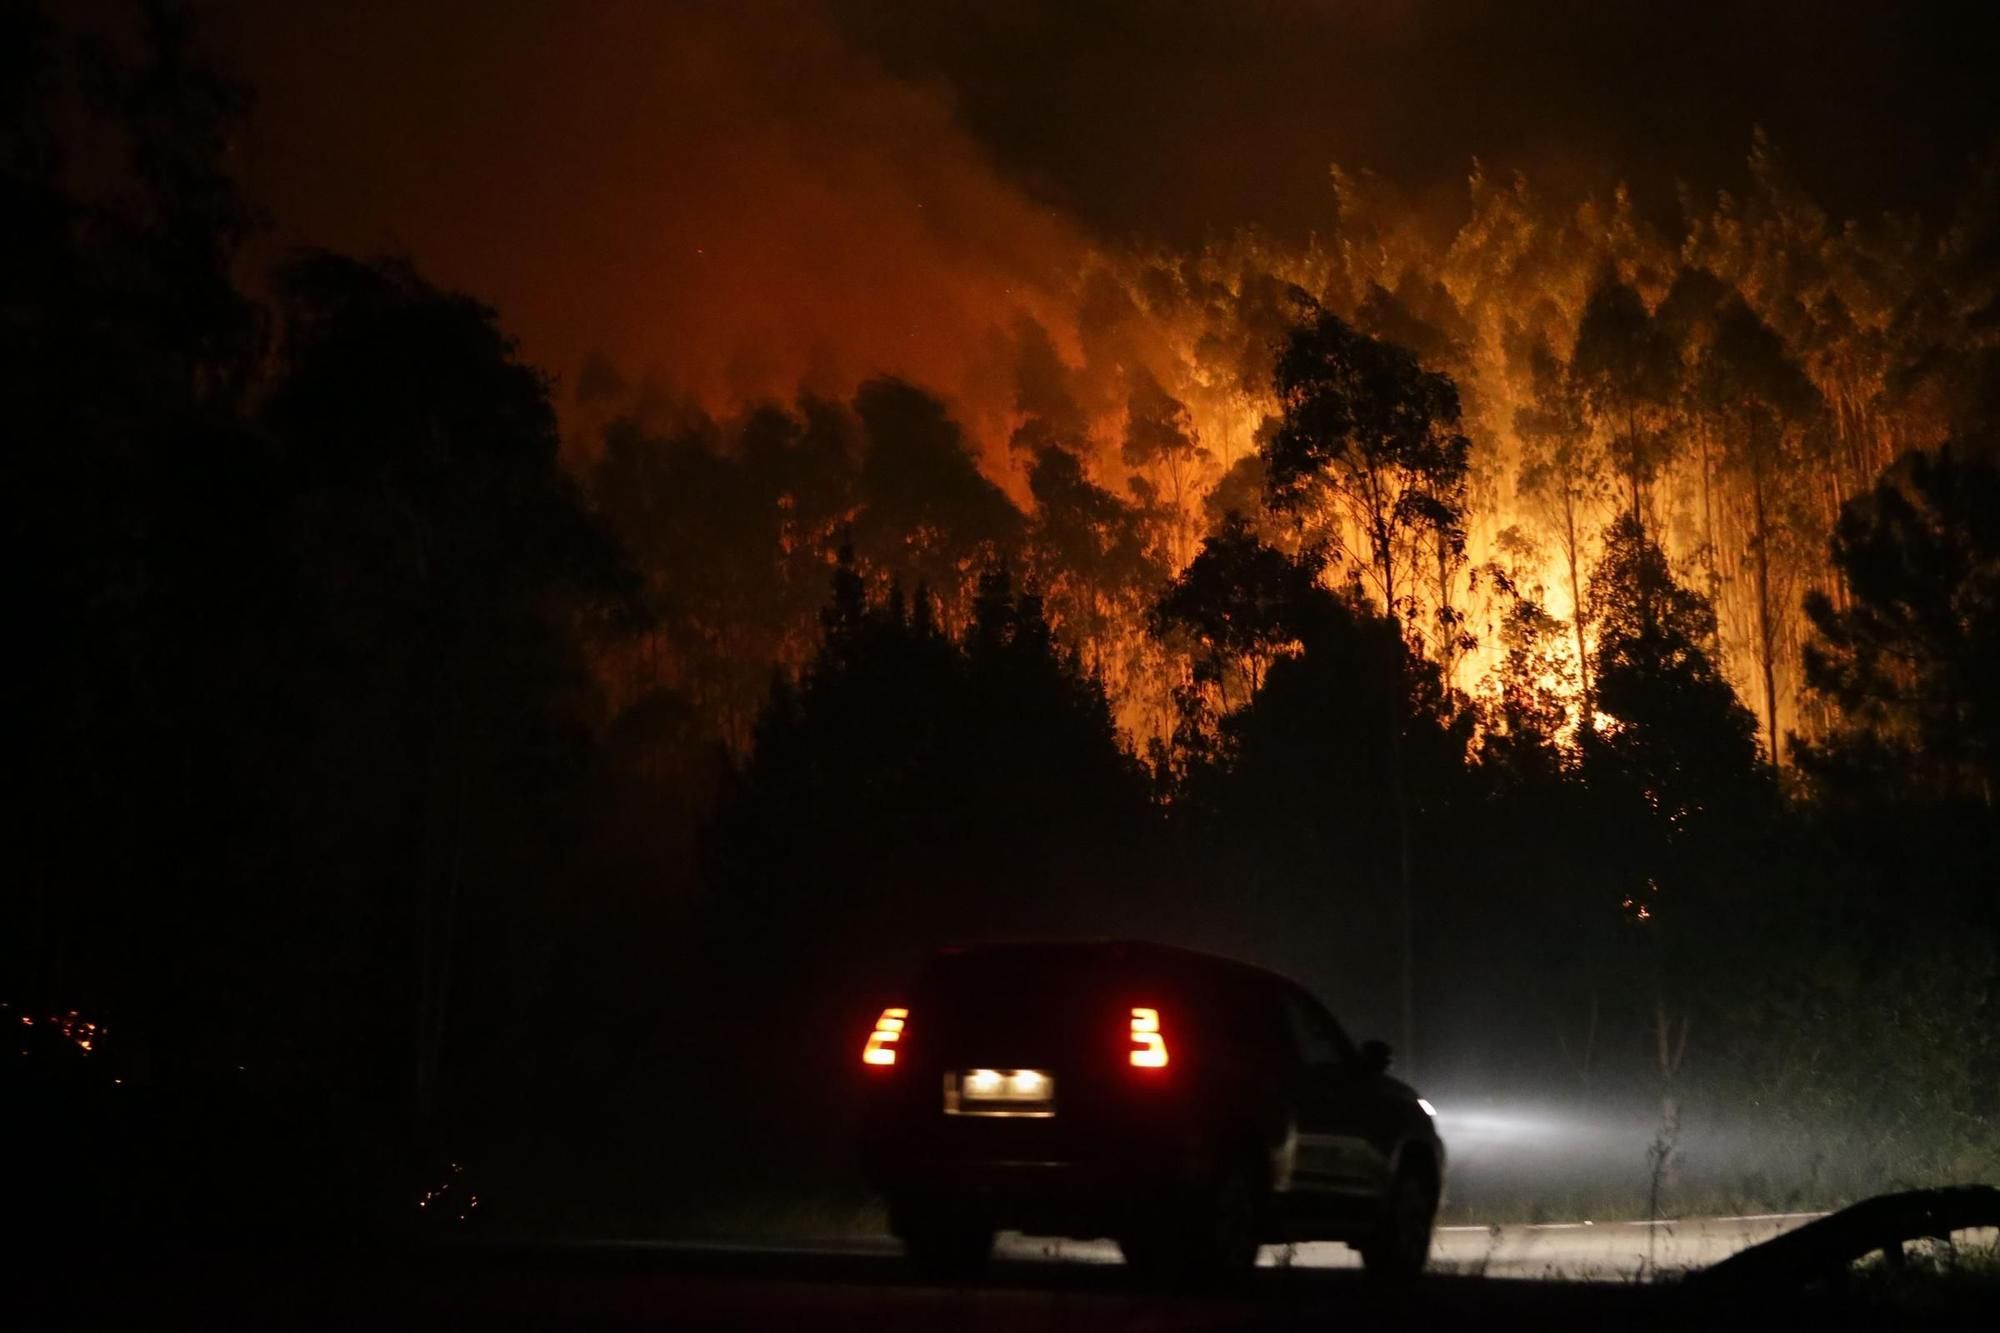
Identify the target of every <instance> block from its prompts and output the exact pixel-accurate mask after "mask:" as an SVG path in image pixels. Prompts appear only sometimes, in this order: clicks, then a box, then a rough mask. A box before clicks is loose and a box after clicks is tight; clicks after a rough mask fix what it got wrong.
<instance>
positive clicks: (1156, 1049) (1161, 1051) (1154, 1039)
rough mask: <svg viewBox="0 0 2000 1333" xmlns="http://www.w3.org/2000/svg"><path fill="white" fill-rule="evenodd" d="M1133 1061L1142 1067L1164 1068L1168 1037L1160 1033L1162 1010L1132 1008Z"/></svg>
mask: <svg viewBox="0 0 2000 1333" xmlns="http://www.w3.org/2000/svg"><path fill="white" fill-rule="evenodd" d="M1131 1060H1132V1063H1133V1064H1135V1065H1137V1066H1138V1067H1139V1068H1141V1069H1164V1068H1166V1065H1167V1039H1166V1038H1165V1037H1164V1036H1162V1035H1160V1011H1159V1010H1157V1009H1138V1008H1135V1009H1133V1010H1132V1054H1131Z"/></svg>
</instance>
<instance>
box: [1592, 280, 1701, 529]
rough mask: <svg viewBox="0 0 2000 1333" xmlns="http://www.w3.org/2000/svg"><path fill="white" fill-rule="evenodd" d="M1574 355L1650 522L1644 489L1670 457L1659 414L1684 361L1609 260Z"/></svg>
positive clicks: (1636, 506)
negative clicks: (1680, 359)
mask: <svg viewBox="0 0 2000 1333" xmlns="http://www.w3.org/2000/svg"><path fill="white" fill-rule="evenodd" d="M1569 360H1570V367H1571V369H1572V370H1573V371H1574V372H1575V374H1576V376H1577V379H1578V382H1579V383H1580V384H1581V385H1582V386H1583V391H1584V394H1585V397H1586V398H1587V400H1588V401H1589V403H1590V406H1591V411H1592V413H1593V414H1594V415H1595V416H1596V417H1597V418H1598V420H1599V422H1600V429H1602V430H1603V431H1604V433H1605V435H1606V438H1607V446H1608V449H1609V452H1610V455H1611V458H1612V460H1613V463H1614V465H1615V466H1616V467H1617V468H1618V470H1619V471H1621V472H1623V473H1624V474H1625V482H1626V486H1627V488H1628V489H1629V491H1630V493H1631V501H1632V507H1631V512H1632V516H1633V518H1634V520H1635V521H1636V522H1638V523H1639V524H1640V525H1641V526H1642V527H1643V526H1644V524H1645V521H1646V519H1645V514H1644V512H1643V497H1644V493H1645V488H1646V486H1647V484H1648V483H1649V482H1650V481H1651V480H1652V478H1653V474H1654V473H1655V472H1657V471H1658V470H1659V468H1660V465H1661V463H1662V462H1663V461H1664V460H1665V447H1666V446H1665V439H1664V437H1663V435H1662V432H1661V430H1660V426H1661V421H1660V416H1661V413H1662V412H1663V411H1664V409H1665V408H1666V406H1667V404H1668V403H1669V402H1670V401H1671V400H1672V396H1673V391H1674V378H1675V374H1676V372H1677V370H1678V366H1677V365H1676V359H1675V352H1674V346H1673V343H1672V341H1671V340H1670V339H1669V338H1667V337H1666V336H1665V334H1664V332H1663V331H1662V330H1661V328H1660V327H1659V325H1658V324H1657V323H1656V322H1655V321H1654V319H1653V316H1652V314H1651V312H1650V311H1648V310H1647V309H1646V303H1645V301H1644V300H1643V299H1641V297H1640V295H1639V293H1638V292H1637V291H1636V290H1635V289H1634V288H1633V287H1632V286H1631V285H1629V284H1628V283H1626V282H1624V281H1622V280H1620V278H1619V276H1618V272H1617V270H1616V268H1614V267H1612V266H1610V265H1609V264H1607V265H1606V266H1605V267H1604V269H1603V270H1602V271H1601V272H1600V273H1599V274H1598V278H1597V282H1596V285H1595V286H1594V287H1592V289H1591V292H1590V299H1589V300H1588V302H1586V304H1585V305H1584V308H1583V318H1582V319H1581V320H1580V321H1579V322H1578V324H1577V329H1576V346H1575V348H1574V349H1573V350H1572V351H1571V352H1570V359H1569Z"/></svg>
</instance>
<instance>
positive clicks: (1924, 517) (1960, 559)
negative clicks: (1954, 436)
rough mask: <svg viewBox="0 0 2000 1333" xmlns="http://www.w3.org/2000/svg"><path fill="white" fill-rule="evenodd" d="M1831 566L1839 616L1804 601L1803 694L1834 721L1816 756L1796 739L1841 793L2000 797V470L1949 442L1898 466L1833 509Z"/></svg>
mask: <svg viewBox="0 0 2000 1333" xmlns="http://www.w3.org/2000/svg"><path fill="white" fill-rule="evenodd" d="M1832 554H1833V563H1834V566H1835V568H1836V569H1838V570H1839V572H1840V575H1841V577H1842V579H1843V581H1844V582H1845V584H1846V590H1847V597H1846V599H1845V602H1844V604H1842V603H1837V602H1835V601H1834V599H1833V598H1832V597H1831V596H1830V595H1829V594H1827V593H1825V592H1820V591H1815V592H1813V593H1811V594H1810V595H1809V596H1808V597H1807V598H1806V615H1807V616H1808V617H1809V618H1810V619H1811V621H1812V623H1813V627H1814V628H1815V629H1816V630H1817V631H1818V634H1819V637H1818V640H1817V642H1814V643H1812V644H1810V645H1809V646H1808V647H1807V649H1806V678H1807V681H1808V683H1809V685H1810V686H1811V688H1812V689H1814V690H1816V691H1818V692H1820V693H1822V694H1823V695H1825V696H1827V697H1828V698H1830V699H1831V700H1832V701H1833V702H1834V704H1835V705H1836V706H1837V707H1838V708H1839V710H1840V716H1841V725H1840V728H1839V729H1838V730H1837V731H1836V733H1835V734H1834V735H1833V736H1832V737H1830V738H1828V740H1827V741H1826V742H1825V743H1823V744H1819V745H1801V744H1800V743H1799V742H1797V741H1794V747H1795V752H1796V753H1797V754H1798V755H1799V757H1800V760H1801V762H1802V763H1804V764H1805V765H1806V767H1807V768H1808V770H1809V771H1812V772H1813V773H1814V774H1815V775H1816V776H1819V777H1821V778H1822V779H1824V780H1826V781H1828V782H1831V783H1833V784H1834V785H1836V786H1841V785H1863V786H1872V787H1873V788H1874V789H1875V790H1877V791H1880V790H1882V789H1884V788H1888V789H1895V788H1904V789H1906V790H1913V791H1918V792H1923V793H1927V794H1930V795H1935V796H1942V797H1969V798H1971V799H1973V800H1976V801H1980V802H1983V803H1984V804H1985V805H1987V806H1991V805H1993V803H1994V800H1995V791H1996V789H2000V468H1996V466H1995V464H1994V462H1993V459H1992V457H1991V454H1990V452H1987V451H1982V450H1979V449H1976V448H1972V447H1968V446H1966V445H1953V444H1947V445H1943V446H1941V447H1940V448H1938V449H1937V450H1936V451H1935V452H1929V453H1926V452H1912V453H1909V454H1905V455H1904V456H1903V457H1902V458H1901V459H1899V460H1898V461H1897V462H1896V464H1895V465H1894V466H1893V467H1892V468H1891V469H1890V470H1889V471H1888V472H1887V473H1886V474H1884V476H1883V477H1882V479H1881V480H1880V481H1878V482H1877V483H1876V485H1875V489H1874V490H1873V491H1872V492H1870V493H1869V494H1867V495H1861V496H1856V497H1855V498H1854V499H1853V500H1850V501H1849V502H1848V503H1847V505H1846V507H1845V508H1844V509H1843V510H1842V511H1841V515H1840V523H1839V526H1838V527H1837V528H1836V529H1835V530H1834V535H1833V542H1832Z"/></svg>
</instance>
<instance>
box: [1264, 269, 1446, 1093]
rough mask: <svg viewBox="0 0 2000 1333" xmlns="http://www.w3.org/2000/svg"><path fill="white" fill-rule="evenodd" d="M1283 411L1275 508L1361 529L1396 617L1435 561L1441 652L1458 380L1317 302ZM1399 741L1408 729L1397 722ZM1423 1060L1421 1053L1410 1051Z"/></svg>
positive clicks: (1278, 378) (1408, 1028)
mask: <svg viewBox="0 0 2000 1333" xmlns="http://www.w3.org/2000/svg"><path fill="white" fill-rule="evenodd" d="M1273 386H1274V388H1275V389H1276V392H1277V397H1278V405H1279V408H1280V411H1281V412H1282V417H1281V420H1280V422H1279V425H1278V428H1277V429H1276V430H1275V431H1274V432H1273V433H1272V435H1271V437H1270V438H1269V440H1268V441H1266V443H1265V445H1264V448H1263V457H1264V462H1265V467H1266V469H1267V481H1268V485H1269V487H1270V493H1271V500H1272V503H1273V505H1274V506H1275V507H1277V508H1280V509H1283V510H1285V511H1287V512H1290V513H1292V514H1295V515H1299V516H1300V517H1302V518H1308V519H1317V520H1318V521H1319V522H1320V523H1322V524H1324V525H1325V526H1326V528H1327V530H1328V531H1329V534H1330V535H1331V536H1332V538H1333V539H1334V540H1336V541H1339V542H1342V543H1347V542H1349V541H1350V540H1351V538H1349V537H1348V536H1347V535H1346V531H1345V530H1344V529H1343V526H1342V525H1343V523H1344V524H1345V525H1346V529H1351V530H1352V531H1353V532H1355V533H1358V534H1359V536H1360V546H1361V549H1360V552H1359V554H1360V555H1361V563H1362V568H1364V569H1365V570H1366V571H1367V572H1368V574H1369V576H1370V577H1372V578H1373V579H1374V581H1375V586H1376V590H1377V592H1379V593H1380V595H1381V598H1382V606H1383V609H1384V611H1385V612H1386V613H1387V614H1388V616H1389V617H1390V618H1391V619H1392V620H1397V621H1398V622H1400V621H1402V620H1404V619H1409V618H1413V617H1414V612H1415V605H1416V603H1415V599H1414V597H1413V595H1412V592H1411V590H1410V589H1409V588H1408V584H1410V583H1412V582H1414V581H1415V577H1416V573H1417V571H1418V570H1420V569H1422V568H1423V567H1424V566H1425V565H1426V564H1429V563H1432V562H1434V567H1435V568H1436V569H1437V571H1438V575H1439V578H1438V582H1439V588H1438V595H1437V601H1436V605H1435V607H1434V610H1435V611H1436V613H1437V615H1438V619H1439V630H1440V633H1439V638H1438V647H1439V650H1440V660H1441V661H1443V662H1444V663H1445V664H1446V667H1447V670H1449V664H1450V662H1451V660H1452V654H1453V651H1454V650H1455V648H1456V647H1457V646H1458V641H1459V640H1458V632H1457V619H1456V613H1455V612H1454V611H1453V610H1452V608H1451V606H1450V596H1449V593H1450V572H1451V571H1452V570H1453V569H1454V568H1456V566H1457V564H1458V563H1460V562H1462V561H1463V558H1464V552H1465V495H1466V473H1467V458H1468V455H1469V454H1470V452H1471V443H1470V442H1469V441H1468V440H1467V439H1466V437H1465V436H1464V435H1462V434H1460V433H1459V430H1458V418H1459V409H1458V389H1457V387H1456V386H1455V385H1453V383H1452V382H1451V379H1450V378H1449V377H1448V376H1445V375H1441V374H1437V373H1434V372H1431V371H1427V370H1425V369H1424V368H1423V367H1422V366H1420V365H1418V364H1417V360H1416V358H1415V357H1414V356H1412V355H1411V354H1410V353H1409V352H1407V351H1405V350H1404V349H1402V348H1400V347H1397V346H1395V345H1393V344H1391V343H1384V342H1380V341H1378V340H1376V339H1374V338H1370V337H1368V336H1367V335H1365V334H1362V333H1358V332H1356V331H1355V330H1354V329H1353V328H1351V327H1349V326H1348V325H1347V324H1346V323H1345V322H1343V321H1342V320H1341V319H1340V318H1339V317H1338V316H1336V315H1334V314H1332V313H1331V312H1329V311H1326V310H1324V309H1321V308H1320V307H1319V306H1318V305H1317V304H1314V303H1312V302H1310V300H1307V302H1306V320H1305V322H1304V323H1302V324H1300V325H1299V326H1298V327H1297V328H1295V329H1294V330H1293V331H1292V334H1291V337H1290V338H1289V339H1288V340H1287V342H1286V344H1285V347H1284V350H1283V351H1282V352H1281V353H1280V354H1279V357H1278V364H1277V370H1276V372H1275V374H1274V378H1273ZM1389 737H1390V742H1391V745H1392V754H1393V753H1394V751H1393V747H1394V746H1399V745H1400V744H1401V737H1402V729H1401V728H1400V727H1392V728H1390V730H1389ZM1389 777H1390V789H1391V791H1392V792H1394V793H1396V794H1397V797H1398V799H1397V810H1398V815H1397V819H1396V825H1397V827H1398V829H1399V830H1400V831H1401V841H1402V843H1403V845H1404V850H1403V853H1402V855H1401V857H1400V861H1401V863H1402V865H1403V867H1404V869H1403V873H1402V876H1401V879H1402V885H1403V897H1404V922H1405V935H1406V937H1407V936H1408V934H1409V933H1410V931H1411V930H1412V929H1413V928H1414V927H1413V926H1412V924H1411V922H1412V919H1413V912H1414V905H1413V904H1412V903H1411V902H1410V901H1409V899H1410V894H1411V892H1412V888H1411V884H1410V869H1409V859H1410V852H1409V847H1408V842H1409V838H1410V836H1411V824H1412V814H1411V811H1410V810H1409V808H1408V807H1409V800H1408V793H1407V791H1406V784H1405V782H1404V778H1403V773H1402V768H1401V765H1400V763H1392V764H1391V766H1390V770H1389ZM1413 947H1414V945H1413V944H1412V943H1411V942H1410V941H1409V940H1408V939H1407V938H1406V941H1405V945H1404V950H1403V952H1404V959H1405V961H1404V984H1403V989H1404V995H1405V998H1404V1005H1403V1009H1404V1024H1403V1027H1404V1031H1403V1045H1404V1048H1405V1051H1406V1052H1410V1051H1411V1048H1412V1047H1413V1046H1414V1044H1415V1030H1414V1018H1413V1017H1412V1015H1413V1012H1414V998H1413V994H1412V990H1411V988H1412V986H1413V984H1414V983H1413V980H1412V975H1413V965H1412V964H1411V962H1410V954H1411V951H1412V949H1413ZM1409 1058H1411V1059H1412V1060H1414V1058H1415V1057H1414V1053H1413V1052H1412V1053H1410V1054H1409Z"/></svg>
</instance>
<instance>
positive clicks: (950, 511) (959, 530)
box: [854, 379, 1026, 623]
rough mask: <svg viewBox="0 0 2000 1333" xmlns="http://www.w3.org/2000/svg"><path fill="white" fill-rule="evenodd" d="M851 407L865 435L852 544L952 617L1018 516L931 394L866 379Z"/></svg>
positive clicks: (1017, 531) (1012, 535) (1018, 530)
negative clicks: (923, 590)
mask: <svg viewBox="0 0 2000 1333" xmlns="http://www.w3.org/2000/svg"><path fill="white" fill-rule="evenodd" d="M854 410H855V413H856V415H858V416H859V417H860V418H861V424H862V428H863V431H864V433H865V436H866V441H867V447H866V450H865V452H864V454H863V457H862V463H861V509H860V512H859V514H858V515H857V516H856V517H855V520H854V545H855V550H856V551H857V552H858V553H859V554H860V556H861V558H862V559H863V560H864V561H865V562H866V563H867V564H868V566H869V567H870V568H871V569H874V570H878V571H881V572H882V573H884V574H885V575H886V574H894V575H896V576H898V577H900V578H902V579H903V580H904V581H905V583H907V584H916V583H922V584H924V585H926V586H927V587H929V588H930V590H931V593H932V595H934V596H936V597H937V598H938V599H939V600H940V601H941V602H942V603H943V605H944V607H945V609H946V611H947V615H948V618H949V619H951V620H952V621H953V623H956V622H957V621H958V620H959V619H961V618H962V617H963V616H964V615H965V614H966V612H967V610H968V608H969V604H970V594H971V591H972V588H971V584H972V581H973V578H974V570H975V568H976V567H978V566H979V565H981V564H982V563H983V562H985V561H988V560H991V559H994V558H997V557H999V556H1001V555H1005V554H1008V553H1011V552H1014V551H1016V550H1017V549H1018V548H1019V546H1020V542H1021V538H1022V536H1023V534H1024V531H1025V528H1026V523H1025V520H1024V519H1023V518H1022V517H1021V513H1020V511H1019V510H1017V509H1015V508H1014V505H1013V503H1012V502H1011V501H1010V500H1008V498H1007V495H1006V493H1005V492H1004V491H1002V490H1001V489H1000V488H999V487H998V486H995V485H994V484H993V483H992V482H990V481H988V480H987V479H986V478H985V477H984V476H983V475H981V473H980V471H979V466H978V464H977V463H976V462H975V461H974V459H973V456H972V452H971V450H970V449H969V448H968V447H967V445H966V443H965V438H964V435H963V433H962V432H961V431H960V430H959V427H958V423H956V422H955V421H953V420H952V419H951V417H950V416H949V415H948V414H947V413H946V411H945V407H944V404H943V403H941V402H940V401H938V400H937V399H936V398H934V397H932V396H931V395H929V394H927V393H925V392H924V391H922V390H921V389H918V388H915V387H913V386H911V385H909V384H906V383H904V382H903V381H901V380H896V379H878V380H870V381H869V382H868V383H866V384H864V385H862V386H861V389H860V391H859V392H858V393H857V394H856V395H855V398H854Z"/></svg>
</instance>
